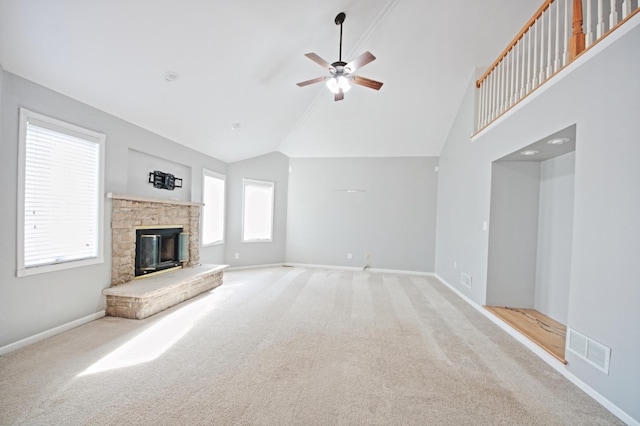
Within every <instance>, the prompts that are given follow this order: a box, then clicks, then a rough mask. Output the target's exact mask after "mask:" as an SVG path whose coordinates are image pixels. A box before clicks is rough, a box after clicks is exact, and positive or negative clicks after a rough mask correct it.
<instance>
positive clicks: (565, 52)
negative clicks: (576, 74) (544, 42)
mask: <svg viewBox="0 0 640 426" xmlns="http://www.w3.org/2000/svg"><path fill="white" fill-rule="evenodd" d="M587 1H588V0H587ZM569 37H570V33H569V0H564V35H563V37H562V38H563V39H564V47H563V49H562V66H565V65H567V63H568V62H569Z"/></svg>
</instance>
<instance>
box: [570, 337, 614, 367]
mask: <svg viewBox="0 0 640 426" xmlns="http://www.w3.org/2000/svg"><path fill="white" fill-rule="evenodd" d="M567 350H568V351H569V352H571V353H573V354H574V355H577V356H578V357H580V358H582V359H583V360H585V361H587V362H588V363H589V364H591V365H593V366H594V367H596V368H597V369H598V370H600V371H602V372H603V373H605V374H609V360H610V359H611V348H608V347H606V346H604V345H603V344H601V343H598V342H596V341H595V340H593V339H590V338H588V337H587V336H585V335H584V334H580V333H578V332H577V331H575V330H572V329H570V328H567Z"/></svg>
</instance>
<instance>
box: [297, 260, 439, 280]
mask: <svg viewBox="0 0 640 426" xmlns="http://www.w3.org/2000/svg"><path fill="white" fill-rule="evenodd" d="M284 266H295V267H298V268H315V269H335V270H338V271H353V272H371V273H374V274H397V275H416V276H423V277H435V276H436V275H435V273H433V272H420V271H404V270H399V269H378V268H366V269H364V268H363V267H359V266H337V265H316V264H310V263H290V262H285V263H284Z"/></svg>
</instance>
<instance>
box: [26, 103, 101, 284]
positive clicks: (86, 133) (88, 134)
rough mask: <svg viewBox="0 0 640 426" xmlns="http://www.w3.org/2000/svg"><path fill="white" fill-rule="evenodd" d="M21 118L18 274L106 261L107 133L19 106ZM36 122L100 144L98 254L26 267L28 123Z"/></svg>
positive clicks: (38, 272) (56, 130) (97, 201)
mask: <svg viewBox="0 0 640 426" xmlns="http://www.w3.org/2000/svg"><path fill="white" fill-rule="evenodd" d="M19 115H20V121H19V128H18V188H17V189H18V197H17V198H18V203H17V213H18V217H17V223H18V229H17V244H16V245H17V253H16V276H17V277H25V276H30V275H37V274H43V273H48V272H54V271H60V270H65V269H72V268H79V267H83V266H89V265H97V264H102V263H104V241H105V240H104V173H105V141H106V136H105V135H104V134H103V133H98V132H96V131H93V130H89V129H86V128H83V127H80V126H76V125H74V124H71V123H68V122H65V121H62V120H58V119H55V118H52V117H49V116H46V115H43V114H39V113H36V112H33V111H30V110H28V109H26V108H20V109H19ZM28 122H32V124H36V123H37V124H36V125H37V126H38V127H42V128H46V129H48V130H52V131H55V132H58V133H63V134H66V135H70V136H74V137H77V138H81V139H85V140H87V141H89V142H93V143H96V144H97V145H98V171H97V172H98V176H97V177H98V187H97V191H96V203H97V213H98V217H97V232H96V248H97V253H96V256H95V257H90V258H85V259H79V260H69V261H64V262H60V263H51V264H43V265H36V266H29V267H25V232H24V231H25V230H24V226H25V204H24V203H25V198H26V197H25V185H26V161H27V154H26V147H27V123H28Z"/></svg>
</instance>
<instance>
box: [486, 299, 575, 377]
mask: <svg viewBox="0 0 640 426" xmlns="http://www.w3.org/2000/svg"><path fill="white" fill-rule="evenodd" d="M485 308H486V309H488V310H489V311H491V312H492V313H493V314H495V315H496V316H497V317H498V318H500V319H501V320H503V321H504V322H506V323H507V324H509V325H510V326H511V327H513V328H515V329H516V330H518V331H519V332H520V333H522V334H523V335H525V336H526V337H527V338H529V339H530V340H531V341H533V342H534V343H535V344H537V345H538V346H540V347H541V348H542V349H544V350H545V351H547V352H549V353H550V354H551V355H553V356H554V357H555V358H556V359H557V360H559V361H560V362H562V363H563V364H566V363H567V361H566V360H565V358H564V347H565V339H566V335H567V326H565V325H564V324H562V323H560V322H558V321H556V320H554V319H552V318H549V317H548V316H546V315H544V314H541V313H540V312H538V311H536V310H535V309H524V308H509V307H500V306H485Z"/></svg>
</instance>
